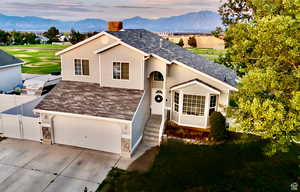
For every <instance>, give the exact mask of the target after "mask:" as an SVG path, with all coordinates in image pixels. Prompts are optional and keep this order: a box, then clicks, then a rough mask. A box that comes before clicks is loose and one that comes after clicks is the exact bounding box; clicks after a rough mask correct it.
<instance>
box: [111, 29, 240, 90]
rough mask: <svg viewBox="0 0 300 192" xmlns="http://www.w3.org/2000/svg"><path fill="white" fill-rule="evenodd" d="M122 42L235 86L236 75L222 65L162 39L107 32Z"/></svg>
mask: <svg viewBox="0 0 300 192" xmlns="http://www.w3.org/2000/svg"><path fill="white" fill-rule="evenodd" d="M107 32H108V33H110V34H111V35H114V36H116V37H117V38H119V39H121V40H122V41H123V42H125V43H127V44H129V45H131V46H133V47H135V48H137V49H139V50H141V51H143V52H145V53H147V54H156V55H158V56H160V57H162V58H164V59H167V60H169V61H173V60H176V61H179V62H181V63H183V64H185V65H187V66H190V67H192V68H194V69H196V70H198V71H200V72H203V73H205V74H207V75H210V76H212V77H214V78H216V79H218V80H221V81H223V82H225V83H227V84H229V85H231V86H234V87H235V85H236V81H235V79H236V73H235V72H234V71H233V70H231V69H229V68H227V67H225V66H222V65H219V64H217V63H214V62H212V61H210V60H208V59H206V58H204V57H201V56H199V55H197V54H194V53H192V52H190V51H188V50H186V49H184V48H182V47H180V46H178V45H176V44H174V43H172V42H170V41H168V40H166V39H163V40H162V47H161V46H160V44H161V43H160V41H161V39H162V37H160V36H159V35H156V34H154V33H152V32H150V31H147V30H144V29H126V30H122V31H117V32H109V31H107Z"/></svg>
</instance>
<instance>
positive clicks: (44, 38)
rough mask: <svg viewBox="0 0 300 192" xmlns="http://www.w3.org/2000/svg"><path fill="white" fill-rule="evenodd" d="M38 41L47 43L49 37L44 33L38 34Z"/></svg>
mask: <svg viewBox="0 0 300 192" xmlns="http://www.w3.org/2000/svg"><path fill="white" fill-rule="evenodd" d="M35 40H36V41H39V42H40V43H41V44H47V43H48V41H49V39H48V38H47V37H45V36H43V35H37V37H36V39H35Z"/></svg>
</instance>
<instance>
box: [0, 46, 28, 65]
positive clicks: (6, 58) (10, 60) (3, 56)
mask: <svg viewBox="0 0 300 192" xmlns="http://www.w3.org/2000/svg"><path fill="white" fill-rule="evenodd" d="M17 63H23V61H22V60H20V59H18V58H16V57H14V56H12V55H10V54H8V53H6V52H5V51H3V50H0V67H4V66H8V65H13V64H17Z"/></svg>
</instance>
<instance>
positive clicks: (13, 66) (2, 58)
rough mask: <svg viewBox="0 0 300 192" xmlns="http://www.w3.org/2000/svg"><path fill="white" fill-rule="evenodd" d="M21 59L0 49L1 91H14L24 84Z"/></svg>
mask: <svg viewBox="0 0 300 192" xmlns="http://www.w3.org/2000/svg"><path fill="white" fill-rule="evenodd" d="M22 64H24V62H23V61H21V60H20V59H18V58H16V57H14V56H12V55H9V54H8V53H6V52H4V51H3V50H0V93H7V92H12V91H13V89H14V88H16V87H18V86H20V85H22V75H21V65H22Z"/></svg>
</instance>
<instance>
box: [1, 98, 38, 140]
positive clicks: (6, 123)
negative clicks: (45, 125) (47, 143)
mask: <svg viewBox="0 0 300 192" xmlns="http://www.w3.org/2000/svg"><path fill="white" fill-rule="evenodd" d="M2 99H3V100H5V101H6V102H7V103H6V104H5V103H3V102H2ZM41 100H42V97H28V96H15V95H0V106H1V108H0V109H2V110H3V109H7V108H8V107H11V108H9V109H8V110H3V111H1V114H0V133H1V136H5V137H9V138H16V139H26V140H33V141H40V139H41V130H40V127H39V118H38V117H37V116H35V115H34V114H33V112H32V110H33V109H34V107H35V106H36V105H37V104H38V103H39V102H40V101H41Z"/></svg>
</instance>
